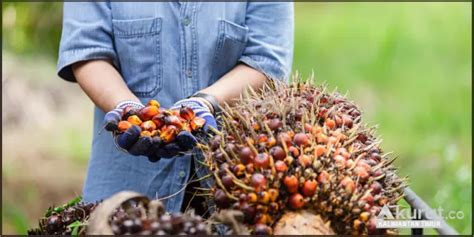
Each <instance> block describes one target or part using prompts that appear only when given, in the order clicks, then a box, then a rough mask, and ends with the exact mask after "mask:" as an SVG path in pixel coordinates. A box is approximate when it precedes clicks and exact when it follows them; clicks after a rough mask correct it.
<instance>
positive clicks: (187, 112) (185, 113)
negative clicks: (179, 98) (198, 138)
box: [179, 106, 194, 121]
mask: <svg viewBox="0 0 474 237" xmlns="http://www.w3.org/2000/svg"><path fill="white" fill-rule="evenodd" d="M179 116H181V118H183V119H185V120H188V121H189V120H191V119H193V118H194V111H193V109H191V108H190V107H188V106H181V108H180V109H179Z"/></svg>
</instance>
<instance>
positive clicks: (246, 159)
mask: <svg viewBox="0 0 474 237" xmlns="http://www.w3.org/2000/svg"><path fill="white" fill-rule="evenodd" d="M239 158H240V161H242V163H244V164H248V163H251V162H252V161H253V159H254V158H255V153H254V152H253V151H252V149H250V147H248V146H244V147H242V148H241V149H240V152H239Z"/></svg>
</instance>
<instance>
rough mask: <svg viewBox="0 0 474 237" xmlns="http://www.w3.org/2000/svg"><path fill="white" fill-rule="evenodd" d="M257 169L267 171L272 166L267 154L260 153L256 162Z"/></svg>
mask: <svg viewBox="0 0 474 237" xmlns="http://www.w3.org/2000/svg"><path fill="white" fill-rule="evenodd" d="M254 164H255V168H260V169H266V168H268V166H270V159H269V158H268V155H267V153H259V154H258V155H257V156H256V157H255V160H254Z"/></svg>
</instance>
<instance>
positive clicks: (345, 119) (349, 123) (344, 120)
mask: <svg viewBox="0 0 474 237" xmlns="http://www.w3.org/2000/svg"><path fill="white" fill-rule="evenodd" d="M342 123H343V124H344V126H346V127H348V128H352V125H353V121H352V118H351V116H349V115H347V114H343V115H342Z"/></svg>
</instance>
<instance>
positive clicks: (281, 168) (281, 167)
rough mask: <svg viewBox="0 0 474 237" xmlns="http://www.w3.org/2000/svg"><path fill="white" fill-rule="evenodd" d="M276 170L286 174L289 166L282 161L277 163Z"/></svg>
mask: <svg viewBox="0 0 474 237" xmlns="http://www.w3.org/2000/svg"><path fill="white" fill-rule="evenodd" d="M275 170H276V171H277V172H282V173H283V172H286V171H287V170H288V166H287V165H286V164H285V162H283V161H281V160H277V161H276V162H275Z"/></svg>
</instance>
